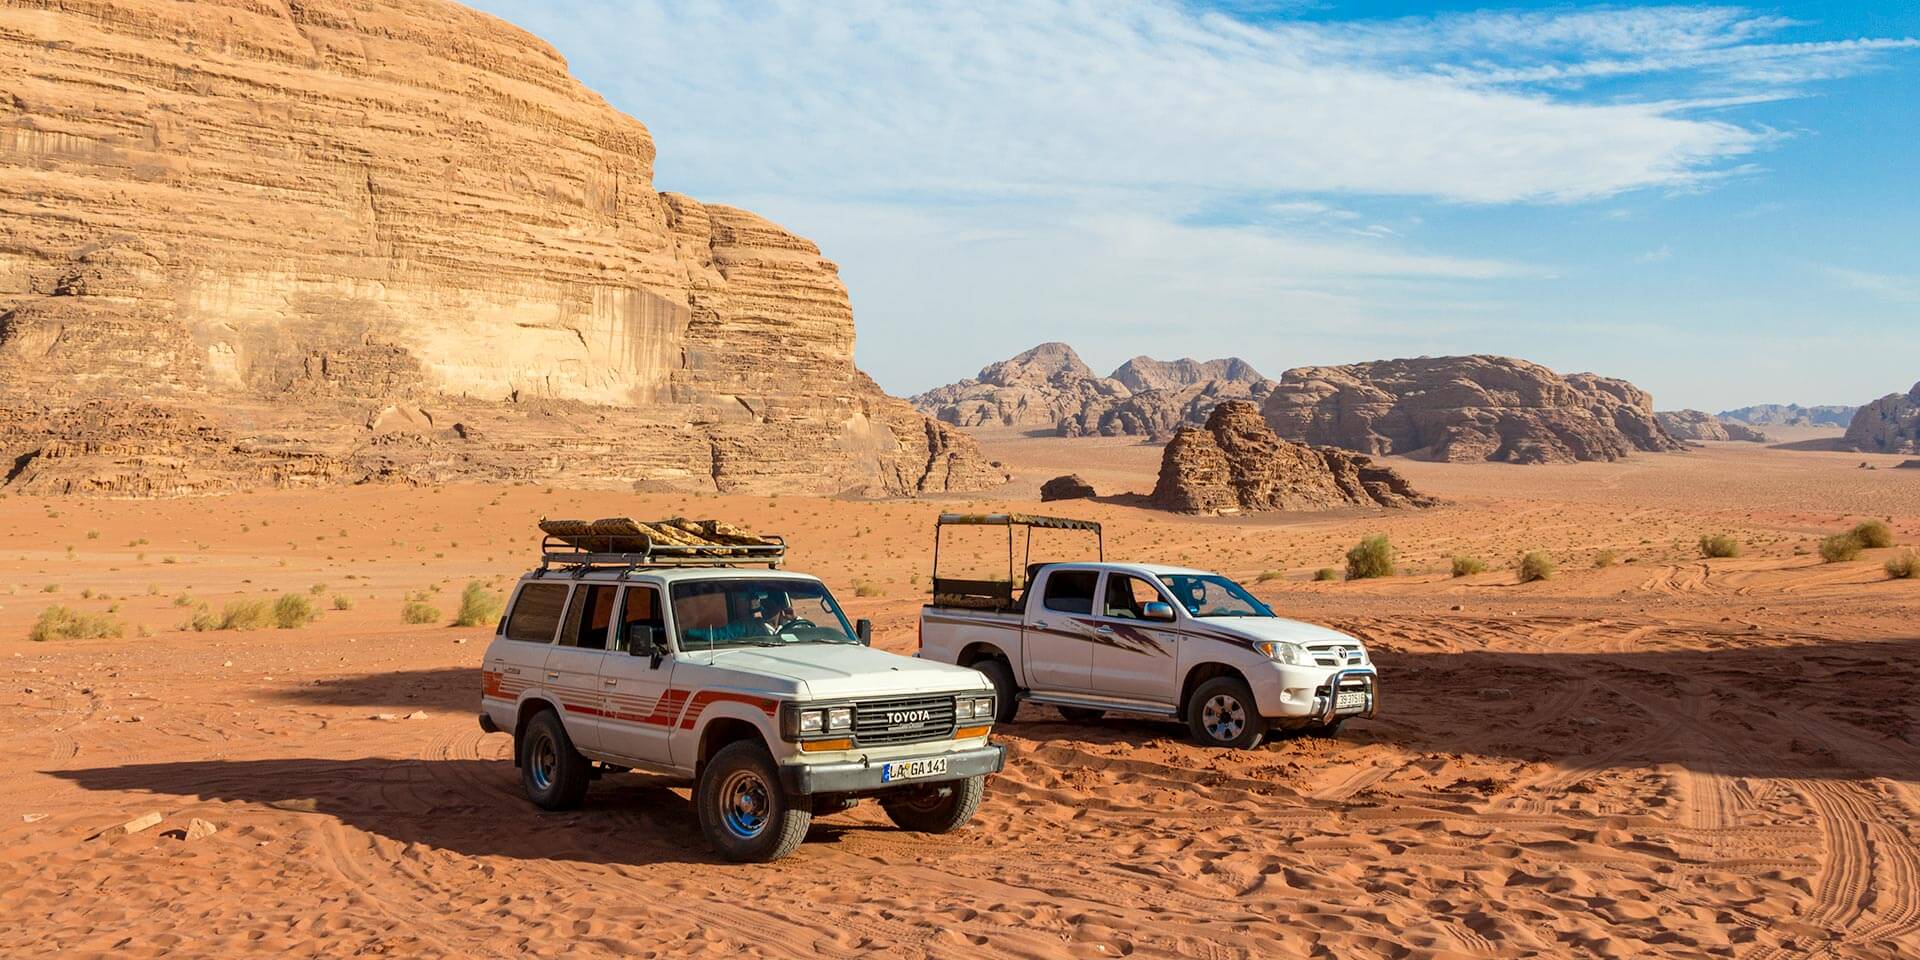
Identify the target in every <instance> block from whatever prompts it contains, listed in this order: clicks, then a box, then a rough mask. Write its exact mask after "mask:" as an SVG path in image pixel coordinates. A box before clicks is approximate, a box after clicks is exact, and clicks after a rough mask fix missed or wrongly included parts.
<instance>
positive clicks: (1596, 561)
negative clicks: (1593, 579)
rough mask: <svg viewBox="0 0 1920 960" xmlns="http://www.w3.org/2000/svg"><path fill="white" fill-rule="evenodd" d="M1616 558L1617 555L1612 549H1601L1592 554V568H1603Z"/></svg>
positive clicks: (1610, 564) (1609, 565)
mask: <svg viewBox="0 0 1920 960" xmlns="http://www.w3.org/2000/svg"><path fill="white" fill-rule="evenodd" d="M1617 559H1619V555H1618V554H1616V553H1614V552H1613V551H1612V550H1602V551H1600V552H1599V553H1596V554H1594V555H1593V568H1594V569H1595V570H1605V569H1606V568H1608V567H1611V566H1613V562H1614V561H1615V560H1617Z"/></svg>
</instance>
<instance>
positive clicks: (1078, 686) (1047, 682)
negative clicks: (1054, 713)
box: [1020, 567, 1100, 693]
mask: <svg viewBox="0 0 1920 960" xmlns="http://www.w3.org/2000/svg"><path fill="white" fill-rule="evenodd" d="M1040 577H1041V579H1040V582H1039V583H1038V584H1036V585H1035V586H1036V588H1037V589H1038V594H1039V595H1038V596H1034V597H1030V598H1029V599H1028V601H1027V619H1026V629H1024V630H1022V631H1021V634H1020V649H1021V656H1022V659H1023V661H1024V663H1025V666H1026V674H1027V687H1028V688H1029V689H1033V690H1073V691H1078V692H1082V693H1084V692H1086V691H1088V690H1090V689H1091V683H1092V675H1093V638H1094V622H1093V606H1094V601H1095V599H1096V597H1097V595H1098V588H1099V585H1100V571H1098V570H1083V569H1076V568H1073V567H1066V568H1061V567H1049V568H1047V569H1046V570H1045V571H1044V572H1043V573H1041V575H1040Z"/></svg>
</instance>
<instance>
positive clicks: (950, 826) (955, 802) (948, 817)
mask: <svg viewBox="0 0 1920 960" xmlns="http://www.w3.org/2000/svg"><path fill="white" fill-rule="evenodd" d="M986 793H987V778H986V777H968V778H966V779H965V780H954V781H951V782H949V783H936V784H931V785H929V786H925V787H920V788H917V789H913V790H901V791H897V792H895V793H892V794H888V795H885V796H882V797H881V798H880V807H881V809H884V810H886V811H887V817H888V818H889V819H891V820H892V821H893V825H894V826H896V827H899V828H900V829H902V830H912V831H913V832H915V833H949V832H952V831H954V830H958V829H959V828H960V826H961V825H962V824H964V823H966V822H967V821H968V820H971V819H973V812H974V811H975V810H978V809H980V798H981V797H983V796H985V795H986Z"/></svg>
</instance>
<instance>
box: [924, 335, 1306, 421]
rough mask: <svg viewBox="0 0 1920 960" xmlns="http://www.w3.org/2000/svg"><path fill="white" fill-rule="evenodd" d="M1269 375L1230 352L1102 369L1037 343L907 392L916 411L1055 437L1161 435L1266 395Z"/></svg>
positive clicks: (1061, 348)
mask: <svg viewBox="0 0 1920 960" xmlns="http://www.w3.org/2000/svg"><path fill="white" fill-rule="evenodd" d="M1272 388H1273V381H1271V380H1268V379H1267V378H1265V377H1262V376H1261V375H1260V374H1259V372H1258V371H1256V370H1254V369H1253V367H1252V366H1251V365H1250V364H1248V363H1247V362H1246V361H1244V360H1241V359H1239V358H1237V357H1228V358H1224V359H1219V360H1206V361H1200V360H1194V359H1191V358H1184V359H1180V360H1155V359H1153V358H1152V357H1135V358H1133V359H1132V360H1129V361H1127V362H1126V363H1123V364H1121V365H1120V366H1119V368H1118V369H1116V370H1114V371H1113V373H1112V374H1111V375H1109V376H1104V377H1103V376H1100V375H1098V374H1096V373H1094V372H1093V370H1092V369H1091V368H1089V367H1088V366H1087V365H1086V363H1084V362H1083V361H1081V359H1080V355H1079V354H1077V353H1075V352H1074V350H1073V348H1072V347H1070V346H1067V345H1066V344H1064V343H1043V344H1041V345H1039V346H1037V347H1034V348H1033V349H1032V350H1028V351H1027V352H1025V353H1022V354H1020V355H1018V356H1015V357H1013V358H1011V359H1008V360H1002V361H1000V362H998V363H994V364H989V365H988V366H987V367H986V368H984V369H982V370H981V371H980V373H979V375H978V376H975V377H972V378H970V379H966V380H962V381H960V382H958V383H952V384H948V385H947V386H944V387H938V388H935V389H933V390H929V391H927V392H926V393H923V394H920V395H919V396H916V397H914V398H913V404H914V406H915V407H917V408H919V409H920V410H921V411H922V412H924V413H926V414H928V415H929V416H933V417H935V418H937V419H939V420H941V421H943V422H946V423H952V424H957V425H959V426H963V427H1027V428H1038V429H1042V430H1051V431H1052V432H1054V433H1058V434H1060V435H1061V436H1067V437H1083V436H1108V437H1114V436H1143V437H1149V438H1152V439H1156V440H1165V439H1166V438H1167V437H1170V436H1172V434H1173V431H1174V430H1175V429H1176V428H1178V427H1180V426H1182V425H1193V426H1198V425H1199V424H1202V423H1205V422H1206V419H1207V415H1208V414H1210V413H1212V412H1213V408H1214V407H1216V406H1218V405H1219V404H1220V403H1222V402H1224V401H1226V400H1253V401H1255V402H1259V401H1261V400H1264V399H1266V396H1267V393H1268V392H1269V391H1271V390H1272Z"/></svg>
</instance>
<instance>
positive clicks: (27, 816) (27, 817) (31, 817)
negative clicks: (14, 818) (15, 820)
mask: <svg viewBox="0 0 1920 960" xmlns="http://www.w3.org/2000/svg"><path fill="white" fill-rule="evenodd" d="M46 818H47V815H46V814H44V813H23V814H21V815H20V822H21V823H39V822H40V821H42V820H45V819H46Z"/></svg>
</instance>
